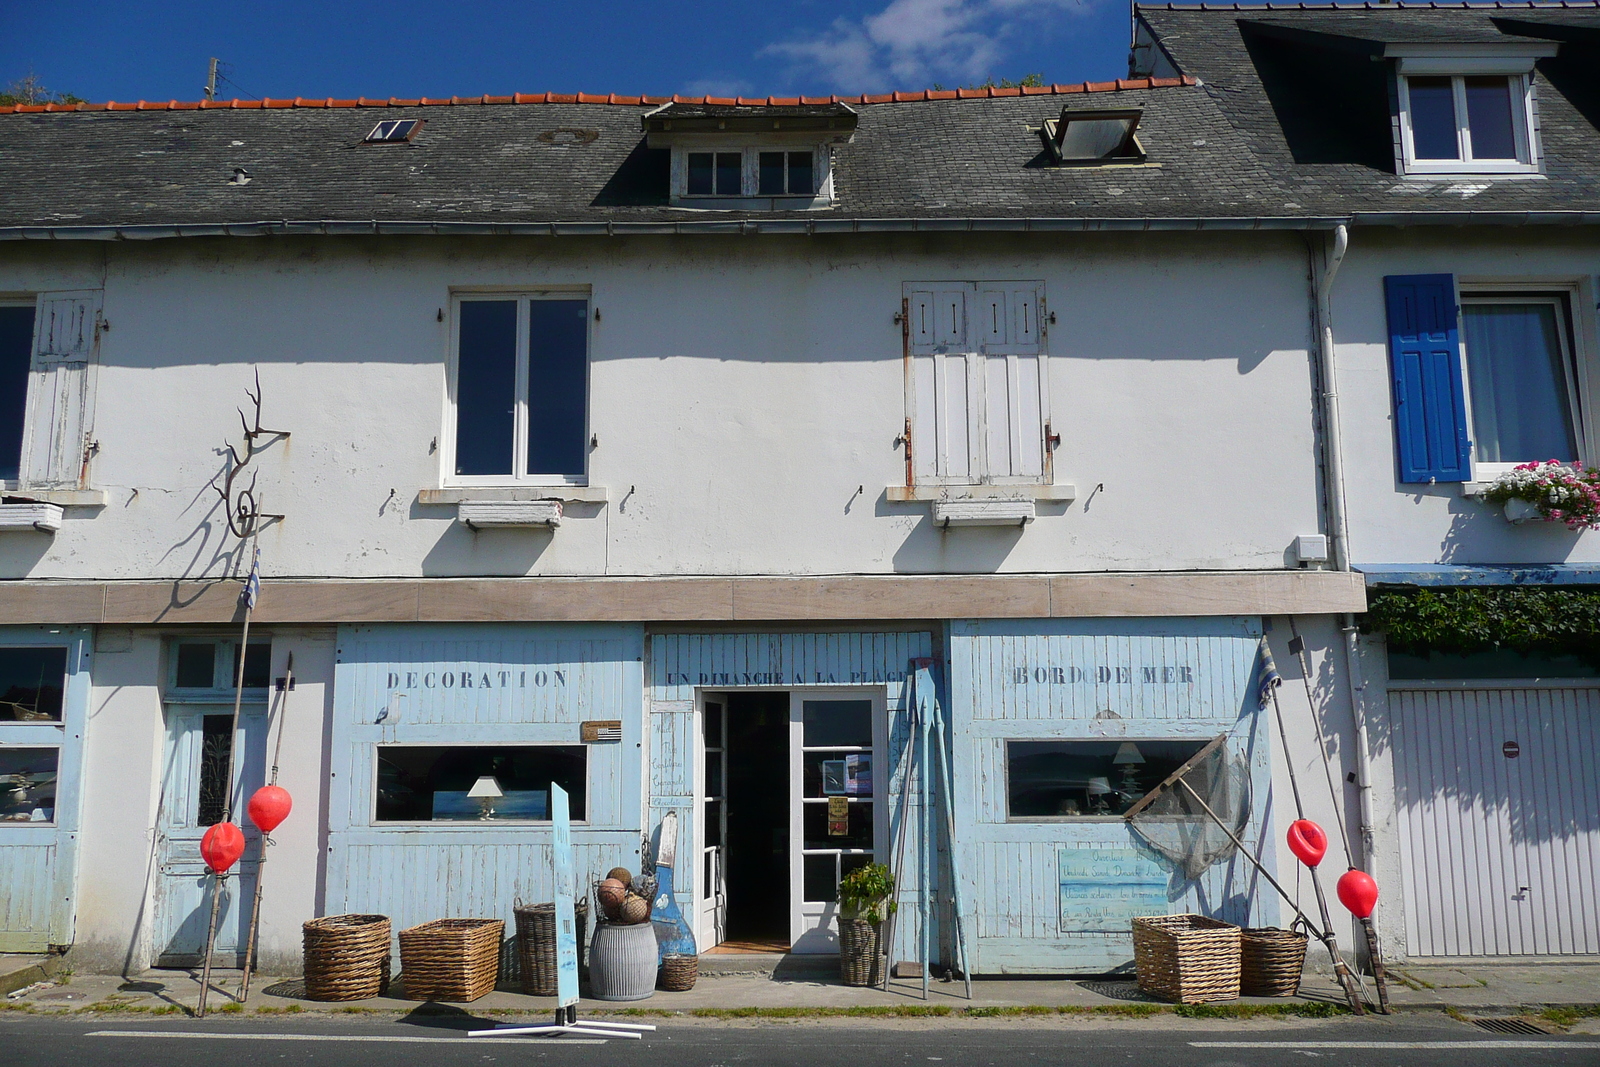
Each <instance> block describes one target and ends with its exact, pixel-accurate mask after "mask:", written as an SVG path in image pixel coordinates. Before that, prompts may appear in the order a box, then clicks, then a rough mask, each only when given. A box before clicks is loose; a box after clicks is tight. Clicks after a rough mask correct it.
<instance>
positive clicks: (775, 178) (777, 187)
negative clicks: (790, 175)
mask: <svg viewBox="0 0 1600 1067" xmlns="http://www.w3.org/2000/svg"><path fill="white" fill-rule="evenodd" d="M760 164H761V168H760V177H759V178H758V179H757V182H756V192H758V193H760V194H761V195H762V196H782V195H783V153H782V152H762V153H761V159H760Z"/></svg>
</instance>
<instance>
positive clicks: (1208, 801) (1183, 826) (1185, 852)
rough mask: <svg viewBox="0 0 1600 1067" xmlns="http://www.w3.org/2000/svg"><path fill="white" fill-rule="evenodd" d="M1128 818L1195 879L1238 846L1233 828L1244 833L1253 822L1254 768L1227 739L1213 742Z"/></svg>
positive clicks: (1146, 840) (1188, 876)
mask: <svg viewBox="0 0 1600 1067" xmlns="http://www.w3.org/2000/svg"><path fill="white" fill-rule="evenodd" d="M1202 802H1203V803H1202ZM1207 808H1210V809H1211V812H1212V813H1213V814H1214V815H1215V816H1216V818H1212V816H1211V815H1210V814H1207V813H1206V809H1207ZM1127 818H1128V824H1129V825H1130V826H1132V827H1133V829H1134V830H1135V831H1136V832H1137V833H1138V834H1139V836H1140V837H1142V838H1143V839H1144V841H1145V843H1146V844H1148V845H1149V846H1150V847H1151V848H1152V849H1154V850H1155V851H1156V852H1157V853H1159V854H1160V855H1162V856H1164V857H1166V859H1168V860H1169V861H1171V863H1172V864H1173V865H1174V866H1175V867H1177V869H1178V870H1179V871H1181V872H1182V873H1183V876H1184V877H1185V878H1187V879H1189V880H1191V881H1193V880H1194V879H1196V878H1199V877H1200V875H1201V874H1202V873H1204V871H1205V870H1206V868H1207V867H1210V866H1211V865H1212V864H1213V863H1216V862H1218V861H1219V860H1223V859H1226V858H1228V857H1229V856H1230V855H1232V854H1233V852H1234V850H1235V848H1236V847H1237V846H1235V845H1234V843H1233V840H1232V839H1231V838H1230V837H1229V836H1228V831H1232V832H1233V833H1234V834H1235V835H1236V836H1237V835H1242V834H1243V832H1244V828H1245V824H1246V823H1247V822H1249V820H1250V768H1249V766H1248V764H1246V763H1245V761H1244V760H1243V759H1242V758H1241V757H1240V756H1238V755H1236V754H1234V753H1233V752H1231V751H1230V750H1229V745H1228V744H1227V743H1226V742H1225V741H1224V742H1220V743H1216V744H1213V745H1211V746H1210V747H1209V748H1208V749H1207V750H1206V751H1203V752H1201V753H1200V754H1198V755H1197V756H1196V757H1195V758H1194V759H1192V760H1190V761H1189V762H1188V763H1187V764H1185V765H1184V766H1183V767H1182V768H1179V773H1178V774H1177V775H1176V776H1175V777H1174V778H1173V779H1172V780H1170V781H1168V782H1165V783H1163V784H1162V785H1160V786H1158V787H1157V788H1156V791H1155V793H1154V794H1153V795H1151V796H1148V797H1146V798H1145V800H1144V803H1143V806H1142V807H1138V808H1137V810H1134V811H1132V812H1131V814H1129V815H1128V817H1127ZM1224 826H1225V827H1226V828H1227V829H1226V830H1225V829H1223V827H1224Z"/></svg>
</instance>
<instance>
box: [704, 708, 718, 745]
mask: <svg viewBox="0 0 1600 1067" xmlns="http://www.w3.org/2000/svg"><path fill="white" fill-rule="evenodd" d="M704 719H705V735H706V747H707V748H721V747H722V705H721V704H707V705H706V713H705V716H704Z"/></svg>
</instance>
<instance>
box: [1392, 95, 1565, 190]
mask: <svg viewBox="0 0 1600 1067" xmlns="http://www.w3.org/2000/svg"><path fill="white" fill-rule="evenodd" d="M1400 84H1401V99H1400V106H1401V116H1402V122H1401V129H1402V132H1403V135H1404V146H1403V147H1404V150H1405V169H1406V171H1407V172H1408V173H1418V172H1422V173H1426V172H1456V173H1463V172H1466V173H1474V172H1482V173H1496V172H1518V171H1531V170H1535V169H1537V167H1536V164H1535V161H1534V154H1533V142H1532V136H1531V134H1530V128H1531V125H1532V124H1531V122H1530V121H1529V116H1528V98H1527V97H1528V90H1527V79H1526V77H1525V76H1524V75H1521V74H1428V75H1410V76H1403V77H1401V79H1400Z"/></svg>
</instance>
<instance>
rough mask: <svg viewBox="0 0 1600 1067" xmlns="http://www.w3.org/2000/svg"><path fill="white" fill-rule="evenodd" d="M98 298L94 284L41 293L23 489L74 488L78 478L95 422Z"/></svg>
mask: <svg viewBox="0 0 1600 1067" xmlns="http://www.w3.org/2000/svg"><path fill="white" fill-rule="evenodd" d="M100 298H101V292H100V290H98V289H95V290H84V291H81V292H68V293H44V294H42V295H41V296H40V297H39V307H38V312H37V314H36V315H35V316H34V329H33V366H32V371H31V373H30V374H29V376H28V415H27V424H26V429H25V431H24V436H23V442H22V471H21V483H22V487H23V488H25V489H26V488H30V487H31V488H39V489H53V488H73V487H76V486H78V485H79V483H80V481H81V480H82V476H83V469H84V459H85V453H86V449H87V448H88V444H89V439H90V434H91V432H92V430H93V421H94V405H93V396H92V391H91V375H92V370H93V366H94V356H95V346H96V343H97V341H98V338H99V323H100Z"/></svg>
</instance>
